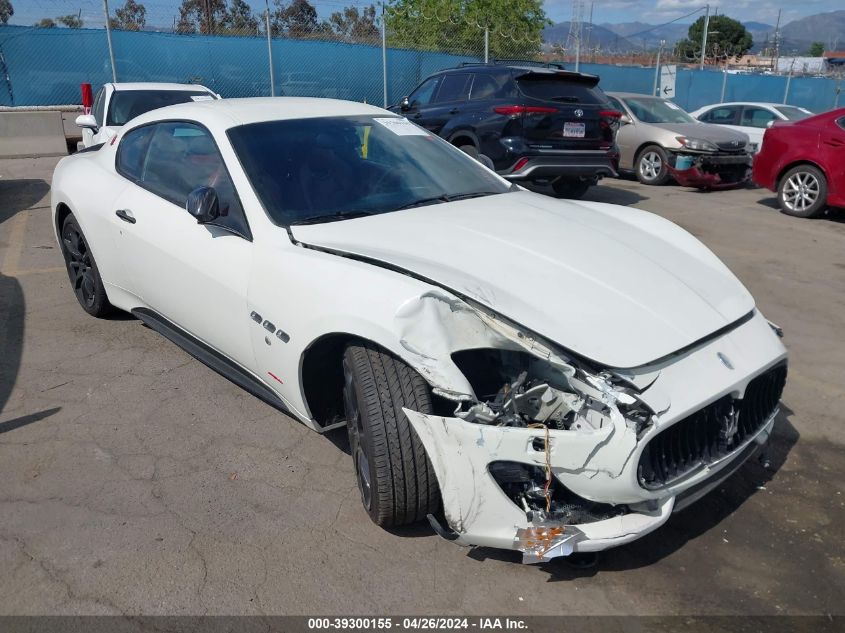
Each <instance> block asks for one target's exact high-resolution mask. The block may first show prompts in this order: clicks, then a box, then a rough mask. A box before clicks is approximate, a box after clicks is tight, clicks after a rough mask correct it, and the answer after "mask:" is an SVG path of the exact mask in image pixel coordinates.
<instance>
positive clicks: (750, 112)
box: [690, 102, 813, 151]
mask: <svg viewBox="0 0 845 633" xmlns="http://www.w3.org/2000/svg"><path fill="white" fill-rule="evenodd" d="M690 114H692V116H693V117H695V118H696V119H698V120H699V121H702V122H704V123H714V124H716V125H724V126H725V127H729V128H731V129H732V130H737V131H739V132H745V133H746V134H747V135H748V138H749V139H751V143H752V144H753V145H755V146H756V148H757V151H760V148H761V147H763V134H764V133H765V132H766V129H767V128H768V127H769V126H770V125H771V124H772V123H773V122H774V121H800V120H801V119H806V118H807V117H810V116H813V113H812V112H810V111H809V110H807V109H805V108H799V107H797V106H791V105H784V104H782V103H753V102H741V103H738V102H737V103H717V104H714V105H709V106H704V107H703V108H699V109H698V110H696V111H695V112H691V113H690Z"/></svg>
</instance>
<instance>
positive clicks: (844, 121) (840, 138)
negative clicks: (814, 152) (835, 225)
mask: <svg viewBox="0 0 845 633" xmlns="http://www.w3.org/2000/svg"><path fill="white" fill-rule="evenodd" d="M819 149H820V150H821V154H822V166H823V167H824V168H825V170H826V171H827V172H828V174H829V180H830V182H829V183H828V190H829V192H830V193H832V194H833V195H834V196H835V197H836V198H837V199H839V200H842V199H843V198H845V116H843V117H839V118H838V119H837V120H836V121H833V122H831V123H830V124H829V125H825V126H824V129H822V131H821V134H820V135H819Z"/></svg>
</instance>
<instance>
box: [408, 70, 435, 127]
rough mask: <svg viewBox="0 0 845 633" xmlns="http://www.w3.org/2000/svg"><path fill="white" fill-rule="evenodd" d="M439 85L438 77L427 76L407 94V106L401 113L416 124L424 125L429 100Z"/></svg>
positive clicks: (431, 99)
mask: <svg viewBox="0 0 845 633" xmlns="http://www.w3.org/2000/svg"><path fill="white" fill-rule="evenodd" d="M439 86H440V77H439V76H438V77H429V78H428V79H426V80H425V81H424V82H422V83H421V84H420V85H419V86H417V89H416V90H414V91H413V92H412V93H411V94H410V95H408V108H407V109H405V110H403V114H404V115H405V116H406V117H407V118H409V119H410V120H411V121H413V122H414V123H416V124H417V125H422V126H425V121H426V120H427V117H428V114H429V108H430V106H431V102H432V101H433V100H434V95H435V94H436V93H437V88H438V87H439Z"/></svg>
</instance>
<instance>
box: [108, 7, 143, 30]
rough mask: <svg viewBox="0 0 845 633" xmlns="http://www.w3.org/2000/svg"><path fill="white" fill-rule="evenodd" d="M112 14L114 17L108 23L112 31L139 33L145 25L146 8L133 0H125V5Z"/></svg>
mask: <svg viewBox="0 0 845 633" xmlns="http://www.w3.org/2000/svg"><path fill="white" fill-rule="evenodd" d="M114 14H115V17H114V18H112V19H111V20H110V21H109V23H110V25H111V27H112V28H113V29H120V30H122V31H140V30H141V29H143V28H144V25H145V24H146V23H147V8H146V7H145V6H144V5H143V4H140V3H138V2H135V0H126V4H124V5H123V7H122V8H120V9H117V10H116V11H115V12H114Z"/></svg>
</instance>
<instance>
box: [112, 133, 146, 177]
mask: <svg viewBox="0 0 845 633" xmlns="http://www.w3.org/2000/svg"><path fill="white" fill-rule="evenodd" d="M155 127H156V126H154V125H146V126H144V127H139V128H136V129H134V130H130V131H129V132H127V133H126V134H125V135H124V136H123V139H122V140H121V141H120V146H119V147H118V148H117V172H118V173H119V174H121V175H123V176H126V177H127V178H129V179H130V180H134V181H136V182H138V181H140V180H141V177H142V172H143V170H144V158H145V157H146V155H147V148H148V147H149V146H150V139H151V138H152V136H153V132H154V131H155Z"/></svg>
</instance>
